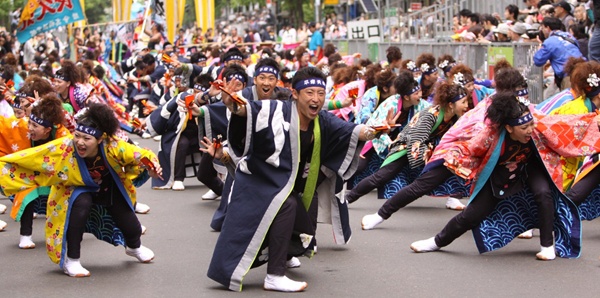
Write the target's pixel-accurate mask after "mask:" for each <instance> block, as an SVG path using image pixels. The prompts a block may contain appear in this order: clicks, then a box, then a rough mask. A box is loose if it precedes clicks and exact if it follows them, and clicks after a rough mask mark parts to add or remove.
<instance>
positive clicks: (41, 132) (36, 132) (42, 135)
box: [29, 121, 52, 141]
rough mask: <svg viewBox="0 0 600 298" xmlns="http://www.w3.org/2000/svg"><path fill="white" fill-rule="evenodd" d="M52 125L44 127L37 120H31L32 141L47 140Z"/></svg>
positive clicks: (30, 136)
mask: <svg viewBox="0 0 600 298" xmlns="http://www.w3.org/2000/svg"><path fill="white" fill-rule="evenodd" d="M51 131H52V127H44V126H42V125H39V124H37V123H36V122H33V121H29V138H30V139H31V140H32V141H39V140H45V139H47V138H48V137H50V132H51Z"/></svg>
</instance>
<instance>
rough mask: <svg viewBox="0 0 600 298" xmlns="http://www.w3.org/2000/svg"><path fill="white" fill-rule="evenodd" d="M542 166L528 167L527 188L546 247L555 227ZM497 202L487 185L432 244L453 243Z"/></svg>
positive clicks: (550, 199)
mask: <svg viewBox="0 0 600 298" xmlns="http://www.w3.org/2000/svg"><path fill="white" fill-rule="evenodd" d="M544 171H545V168H544V167H543V165H541V162H535V161H533V162H530V163H529V164H528V165H527V174H528V177H527V184H528V186H529V189H530V191H531V192H532V193H533V199H534V200H535V202H536V204H537V206H538V227H539V229H540V244H541V245H542V246H543V247H549V246H551V245H552V244H553V243H554V239H553V237H552V231H553V224H554V202H553V199H552V192H551V190H550V182H549V181H548V178H547V174H546V173H544ZM499 202H500V199H498V198H496V197H494V194H493V192H492V187H491V184H490V181H489V180H488V181H486V183H485V185H484V187H483V188H482V189H481V191H480V192H479V193H478V194H477V196H476V197H475V198H474V199H473V200H472V201H471V202H470V203H469V205H467V208H465V210H463V211H462V212H461V213H460V214H458V215H457V216H455V217H453V218H452V219H451V220H450V221H449V222H448V223H447V224H446V226H445V227H444V229H442V231H441V232H440V233H439V234H437V235H436V236H435V244H436V245H437V246H438V247H444V246H447V245H449V244H450V243H452V241H454V239H456V238H458V237H460V236H461V235H462V234H464V233H465V232H467V231H468V230H471V229H473V228H474V227H476V226H477V225H479V224H480V223H481V222H482V221H483V220H484V219H485V218H486V217H487V216H488V215H490V213H492V211H494V208H496V205H497V204H498V203H499Z"/></svg>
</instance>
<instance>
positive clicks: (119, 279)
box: [0, 140, 600, 298]
mask: <svg viewBox="0 0 600 298" xmlns="http://www.w3.org/2000/svg"><path fill="white" fill-rule="evenodd" d="M140 142H141V143H142V145H145V146H147V147H150V148H153V149H156V148H158V143H156V142H154V141H151V140H141V141H140ZM186 187H187V189H186V190H185V191H182V192H174V191H170V190H168V191H167V190H164V191H157V190H151V188H150V185H149V183H147V184H146V185H144V186H143V187H141V188H140V189H139V194H138V198H139V200H140V201H141V202H143V203H146V204H149V205H150V207H151V212H150V213H149V214H146V215H139V219H140V221H141V222H142V224H143V225H145V226H146V227H147V228H148V231H147V233H146V235H144V236H143V237H142V243H143V245H145V246H147V247H149V248H151V249H152V250H153V251H154V252H155V254H156V258H155V260H154V262H152V263H150V264H141V263H138V262H137V260H135V259H134V258H131V257H129V256H127V255H125V251H124V249H123V248H122V247H113V246H111V245H109V244H106V243H104V242H101V241H98V240H96V239H95V238H94V237H92V236H90V235H86V236H85V237H84V241H83V244H82V258H81V262H82V264H83V265H84V266H85V267H86V268H87V269H88V270H90V271H91V273H92V275H91V277H88V278H79V279H78V278H71V277H68V276H66V275H65V274H64V273H63V272H62V270H60V269H59V267H58V265H55V264H54V263H52V262H51V261H50V260H49V259H48V257H47V256H46V252H45V249H44V236H43V225H44V220H43V219H42V218H38V219H36V220H35V221H34V235H33V239H34V241H35V243H36V245H37V248H35V249H33V250H21V249H19V248H18V246H17V245H18V241H19V225H18V223H16V222H13V221H12V219H10V217H9V216H8V214H3V215H0V219H2V220H4V221H7V222H8V223H9V226H8V228H7V230H6V231H4V232H0V252H1V253H0V256H1V257H0V297H34V296H37V297H40V296H43V297H86V298H91V297H111V296H112V297H116V296H121V297H230V296H232V295H234V293H233V292H230V291H228V290H226V289H225V288H224V287H222V286H221V285H219V284H217V283H216V282H214V281H212V280H210V279H209V278H208V277H206V271H207V268H208V264H209V262H210V257H211V255H212V251H213V248H214V244H215V242H216V239H217V236H218V233H217V232H214V231H212V230H211V229H210V227H209V222H210V219H211V217H212V213H213V211H214V210H215V209H216V208H217V206H218V204H219V202H218V200H217V201H202V200H201V199H200V197H201V196H202V194H204V193H205V192H206V191H207V188H206V187H204V186H203V185H201V184H200V183H199V182H198V181H196V180H195V179H189V178H188V179H187V180H186ZM0 203H4V204H6V205H10V201H8V199H6V198H0ZM382 203H383V201H381V200H377V199H376V198H375V193H371V194H369V195H367V196H366V197H364V198H362V199H361V200H359V201H357V202H356V203H354V204H352V205H351V206H350V216H351V223H352V228H353V232H354V233H353V236H352V240H351V241H350V243H349V244H348V245H345V246H338V245H335V244H333V238H332V235H331V227H330V226H327V225H319V228H318V233H317V238H318V240H319V247H318V254H317V255H315V257H314V258H312V259H307V258H301V259H300V260H301V261H302V266H301V267H300V268H297V269H293V270H289V271H288V276H289V277H290V278H292V279H297V280H305V281H307V282H308V288H307V290H306V291H305V292H304V293H301V294H294V295H301V296H306V297H510V296H522V297H567V296H569V297H570V296H573V297H597V296H598V292H600V283H596V282H597V281H598V276H599V275H600V261H599V260H598V256H600V221H592V222H585V223H584V225H583V252H582V255H581V257H580V258H579V259H556V260H554V261H550V262H542V261H537V260H536V259H535V253H536V252H537V251H538V250H539V241H538V240H539V238H538V237H537V234H535V236H534V238H533V239H531V240H521V239H515V240H514V241H513V242H511V243H510V244H509V245H508V246H507V247H505V248H503V249H500V250H498V251H495V252H492V253H487V254H483V255H480V254H479V253H478V252H477V249H476V247H475V244H474V241H473V239H472V236H471V234H470V232H469V233H467V234H465V235H463V236H462V237H460V238H459V239H457V240H456V241H455V242H454V243H452V244H451V245H450V246H448V247H446V248H444V249H443V250H442V251H439V252H433V253H427V254H417V253H413V252H412V251H411V250H410V249H409V245H410V243H412V242H413V241H416V240H421V239H425V238H428V237H431V236H433V235H435V233H437V232H438V231H439V230H440V229H441V228H442V227H443V225H444V224H445V223H446V222H447V221H448V220H449V219H450V218H451V217H452V216H454V215H455V214H456V211H451V210H447V209H445V208H444V203H445V200H443V199H439V198H429V197H425V198H422V199H420V200H418V201H416V202H415V203H413V204H411V205H409V206H408V207H407V208H405V209H404V210H401V211H399V212H398V213H396V214H395V215H394V216H393V217H392V218H390V219H389V220H387V221H386V222H384V223H383V224H381V225H380V226H379V227H378V228H376V229H375V230H372V231H362V230H361V228H360V219H361V218H362V216H363V215H365V214H368V213H373V212H375V211H376V210H377V209H378V208H379V206H381V204H382ZM265 274H266V266H263V267H260V268H256V269H252V270H251V271H250V272H249V273H248V274H247V276H246V279H245V281H244V285H245V286H244V289H243V292H242V293H241V294H237V295H240V296H244V297H264V296H274V295H285V294H282V293H274V292H266V291H264V290H263V289H262V282H263V279H264V277H265Z"/></svg>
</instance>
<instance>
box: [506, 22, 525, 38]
mask: <svg viewBox="0 0 600 298" xmlns="http://www.w3.org/2000/svg"><path fill="white" fill-rule="evenodd" d="M526 32H527V25H525V23H521V22H518V23H515V24H514V25H512V26H511V27H510V29H509V30H508V37H509V38H510V40H511V41H513V42H523V41H524V40H523V35H525V33H526ZM525 36H527V35H525Z"/></svg>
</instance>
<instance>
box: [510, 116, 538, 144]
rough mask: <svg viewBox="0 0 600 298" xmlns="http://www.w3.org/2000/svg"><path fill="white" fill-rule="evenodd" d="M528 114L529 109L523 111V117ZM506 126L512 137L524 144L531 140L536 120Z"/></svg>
mask: <svg viewBox="0 0 600 298" xmlns="http://www.w3.org/2000/svg"><path fill="white" fill-rule="evenodd" d="M527 114H529V111H527V112H525V113H523V114H522V115H521V117H522V116H524V115H527ZM505 128H506V131H507V132H508V133H509V136H510V138H511V139H513V140H515V141H518V142H520V143H523V144H527V142H529V141H530V140H531V134H532V133H533V129H534V128H535V122H534V121H531V122H529V123H525V124H523V125H519V126H510V125H508V124H506V125H505Z"/></svg>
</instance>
